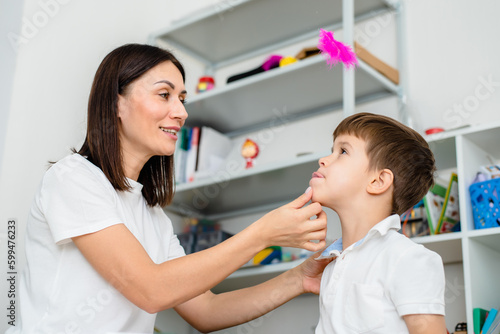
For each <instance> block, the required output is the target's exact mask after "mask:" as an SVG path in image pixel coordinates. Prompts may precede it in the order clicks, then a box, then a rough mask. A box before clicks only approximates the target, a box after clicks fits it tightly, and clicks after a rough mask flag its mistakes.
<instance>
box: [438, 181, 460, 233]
mask: <svg viewBox="0 0 500 334" xmlns="http://www.w3.org/2000/svg"><path fill="white" fill-rule="evenodd" d="M459 223H460V209H459V206H458V177H457V174H455V173H452V174H451V177H450V182H449V184H448V188H447V189H446V194H445V196H444V203H443V208H442V210H441V215H440V216H439V221H438V224H437V226H436V230H435V234H438V233H446V232H453V231H455V230H456V229H458V228H459V225H457V224H459Z"/></svg>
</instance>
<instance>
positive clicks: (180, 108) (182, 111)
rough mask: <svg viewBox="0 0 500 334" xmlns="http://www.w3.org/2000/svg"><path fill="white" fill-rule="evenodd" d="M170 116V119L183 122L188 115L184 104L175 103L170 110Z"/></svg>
mask: <svg viewBox="0 0 500 334" xmlns="http://www.w3.org/2000/svg"><path fill="white" fill-rule="evenodd" d="M171 116H172V118H177V119H180V120H182V121H185V120H186V118H187V117H188V113H187V111H186V107H185V106H184V103H182V102H181V101H179V102H177V103H176V104H175V107H174V108H173V110H172V114H171Z"/></svg>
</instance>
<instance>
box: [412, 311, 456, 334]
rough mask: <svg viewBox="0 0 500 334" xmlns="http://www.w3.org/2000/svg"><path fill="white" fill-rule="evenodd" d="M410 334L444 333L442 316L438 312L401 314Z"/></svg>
mask: <svg viewBox="0 0 500 334" xmlns="http://www.w3.org/2000/svg"><path fill="white" fill-rule="evenodd" d="M403 319H405V322H406V326H407V327H408V330H409V332H410V334H446V333H447V331H446V323H445V321H444V316H443V315H440V314H408V315H405V316H403Z"/></svg>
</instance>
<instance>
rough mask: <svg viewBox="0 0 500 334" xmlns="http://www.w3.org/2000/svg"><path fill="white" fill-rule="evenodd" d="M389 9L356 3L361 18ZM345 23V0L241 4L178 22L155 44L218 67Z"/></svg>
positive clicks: (248, 0)
mask: <svg viewBox="0 0 500 334" xmlns="http://www.w3.org/2000/svg"><path fill="white" fill-rule="evenodd" d="M389 8H390V7H389V6H388V5H387V3H386V2H385V1H382V0H372V1H354V15H355V17H360V16H374V15H375V14H376V13H377V12H380V11H381V10H387V9H389ZM339 23H342V1H331V0H316V1H314V2H313V3H311V2H309V1H298V2H294V4H293V6H292V5H290V4H288V3H287V2H286V1H283V0H281V1H280V0H235V1H230V2H222V3H220V4H216V5H213V6H210V7H208V8H206V9H205V10H203V11H200V12H199V13H197V14H195V15H191V16H190V17H186V18H183V19H181V20H178V21H176V22H174V24H172V25H171V26H170V27H169V28H167V29H164V30H162V31H158V32H156V33H154V34H152V36H151V39H152V40H153V42H154V40H158V39H160V40H162V41H165V42H166V43H167V44H171V45H175V46H176V47H178V48H181V49H183V50H184V51H185V52H188V53H189V54H191V55H192V56H195V57H196V58H198V59H199V60H203V61H204V62H206V63H208V64H213V65H216V64H219V63H223V62H227V61H228V60H231V59H235V58H238V57H240V56H241V55H247V56H250V55H254V54H255V53H256V50H264V49H266V48H268V47H269V46H276V45H280V44H282V43H283V41H287V40H295V39H296V37H297V36H301V35H303V34H304V32H313V31H319V29H320V28H327V27H328V26H331V25H334V24H339ZM228 27H230V29H228ZM276 27H279V29H277V28H276ZM215 36H216V37H217V38H214V37H215Z"/></svg>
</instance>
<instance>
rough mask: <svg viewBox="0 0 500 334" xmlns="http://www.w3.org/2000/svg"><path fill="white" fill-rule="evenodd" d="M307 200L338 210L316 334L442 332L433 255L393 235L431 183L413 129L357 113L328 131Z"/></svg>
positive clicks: (439, 271)
mask: <svg viewBox="0 0 500 334" xmlns="http://www.w3.org/2000/svg"><path fill="white" fill-rule="evenodd" d="M333 138H334V145H333V149H332V154H331V155H329V156H327V157H324V158H321V159H320V160H319V169H318V171H317V172H315V173H313V175H312V179H311V181H310V183H309V184H310V186H311V188H312V190H313V198H312V200H313V201H315V202H319V203H320V204H322V205H323V206H326V207H329V208H331V209H332V210H334V211H335V212H337V214H338V215H339V218H340V222H341V227H342V238H340V239H338V240H337V241H335V242H334V243H333V244H332V245H331V246H329V247H328V248H326V249H325V250H324V251H323V253H322V254H321V256H320V257H319V258H331V257H333V258H335V260H334V261H333V262H331V263H330V264H329V265H328V266H327V267H326V269H325V271H324V273H323V276H322V279H321V290H320V318H319V323H318V326H317V328H316V333H321V334H323V333H324V334H331V333H384V334H387V333H391V334H392V333H412V334H413V333H439V334H445V333H446V326H445V321H444V289H445V279H444V270H443V262H442V260H441V258H440V256H439V255H437V254H436V253H434V252H432V251H430V250H428V249H426V248H424V247H423V246H422V245H418V244H416V243H414V242H412V241H411V240H410V239H408V238H407V237H405V236H403V235H402V234H400V233H398V230H399V229H400V228H401V224H400V217H399V215H400V214H402V213H403V212H405V211H406V210H408V209H410V208H411V207H412V206H413V205H415V204H416V203H418V201H420V200H421V199H422V198H423V197H424V195H425V194H426V193H427V191H428V190H429V189H430V187H431V186H432V185H433V183H434V179H433V174H434V171H435V165H434V157H433V154H432V152H431V150H430V149H429V145H428V144H427V142H426V141H425V140H424V139H423V138H422V137H421V136H420V135H419V134H418V133H417V132H416V131H414V130H412V129H410V128H408V127H406V126H404V125H402V124H400V123H399V122H397V121H395V120H393V119H391V118H389V117H385V116H381V115H374V114H369V113H359V114H355V115H353V116H350V117H347V118H346V119H344V120H343V121H342V122H341V123H340V124H339V126H338V127H337V129H336V130H335V132H334V133H333Z"/></svg>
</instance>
